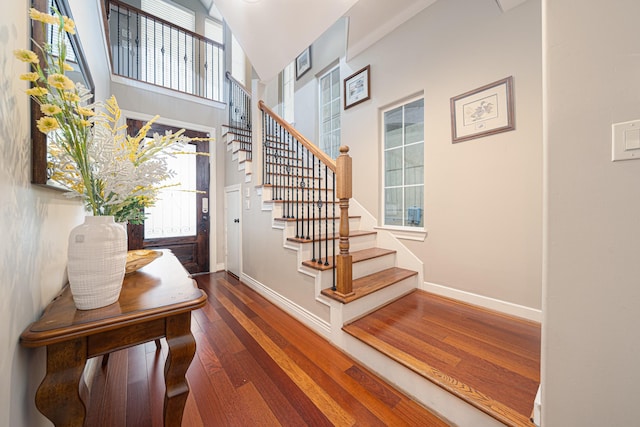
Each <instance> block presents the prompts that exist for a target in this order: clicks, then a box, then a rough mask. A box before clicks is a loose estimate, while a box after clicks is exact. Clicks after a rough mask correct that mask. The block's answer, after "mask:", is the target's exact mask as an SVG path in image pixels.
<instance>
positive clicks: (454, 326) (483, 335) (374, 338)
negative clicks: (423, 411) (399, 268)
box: [343, 290, 540, 427]
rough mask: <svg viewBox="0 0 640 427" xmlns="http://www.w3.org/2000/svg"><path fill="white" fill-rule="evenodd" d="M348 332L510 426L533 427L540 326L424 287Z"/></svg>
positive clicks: (346, 328) (349, 327) (355, 323)
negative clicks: (447, 296) (435, 293)
mask: <svg viewBox="0 0 640 427" xmlns="http://www.w3.org/2000/svg"><path fill="white" fill-rule="evenodd" d="M343 330H344V331H345V332H347V333H349V334H350V335H352V336H354V337H355V338H357V339H359V340H361V341H363V342H364V343H366V344H368V345H369V346H371V347H373V348H375V349H376V350H378V351H380V352H382V353H383V354H385V355H386V356H388V357H390V358H391V359H393V360H395V361H396V362H398V363H400V364H402V365H404V366H405V367H407V368H409V369H411V370H413V371H414V372H416V373H417V374H419V375H421V376H423V377H424V378H426V379H428V380H429V381H431V382H433V383H435V384H436V385H438V386H440V387H442V388H444V389H445V390H447V391H449V392H450V393H452V394H454V395H456V396H458V397H459V398H461V399H463V400H465V401H467V402H468V403H469V404H471V405H473V406H475V407H476V408H478V409H480V410H481V411H483V412H485V413H487V414H489V415H490V416H492V417H494V418H495V419H497V420H498V421H500V422H502V423H504V424H506V425H508V426H528V427H529V426H533V425H534V424H533V423H532V422H531V421H530V415H531V413H532V409H533V403H534V399H535V395H536V391H537V389H538V385H539V383H540V325H539V324H537V323H534V322H529V321H526V320H522V319H517V318H512V317H509V316H505V315H503V314H499V313H495V312H492V311H489V310H485V309H482V308H478V307H475V306H471V305H468V304H464V303H460V302H458V301H454V300H450V299H448V298H444V297H440V296H436V295H434V294H430V293H427V292H424V291H421V290H416V291H414V292H411V293H410V294H408V295H406V296H404V297H402V298H400V299H398V300H396V301H394V302H392V303H390V304H388V305H386V306H384V307H382V308H381V309H379V310H377V311H375V312H373V313H370V314H368V315H367V316H364V317H362V318H360V319H358V320H355V321H353V322H351V323H350V324H347V325H345V326H344V327H343Z"/></svg>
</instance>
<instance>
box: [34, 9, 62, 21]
mask: <svg viewBox="0 0 640 427" xmlns="http://www.w3.org/2000/svg"><path fill="white" fill-rule="evenodd" d="M29 17H30V18H31V19H33V20H34V21H40V22H44V23H45V24H51V25H55V24H57V23H58V19H57V18H56V17H55V16H53V15H49V14H48V13H44V12H40V11H39V10H37V9H34V8H33V7H32V8H31V9H29Z"/></svg>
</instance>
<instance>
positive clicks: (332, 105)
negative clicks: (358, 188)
mask: <svg viewBox="0 0 640 427" xmlns="http://www.w3.org/2000/svg"><path fill="white" fill-rule="evenodd" d="M341 99H342V97H341V96H340V67H339V66H336V67H335V68H332V69H331V70H329V71H327V72H326V73H325V74H323V75H322V76H320V96H319V102H320V105H319V107H320V149H321V150H323V151H324V152H325V153H327V154H328V155H329V156H330V157H331V158H332V159H335V158H337V157H338V155H339V154H340V108H341V106H342V103H341Z"/></svg>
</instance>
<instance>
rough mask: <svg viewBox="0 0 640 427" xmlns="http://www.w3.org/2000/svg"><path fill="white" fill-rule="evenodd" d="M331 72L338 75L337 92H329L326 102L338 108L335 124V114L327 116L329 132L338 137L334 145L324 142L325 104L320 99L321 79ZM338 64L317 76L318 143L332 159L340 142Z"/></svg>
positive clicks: (340, 112) (340, 110)
mask: <svg viewBox="0 0 640 427" xmlns="http://www.w3.org/2000/svg"><path fill="white" fill-rule="evenodd" d="M333 73H336V74H337V76H338V89H337V93H332V94H331V100H330V101H329V102H328V104H332V103H333V104H337V108H338V114H337V117H338V120H337V122H338V123H337V126H335V125H336V123H335V122H334V119H335V117H336V116H334V115H332V116H330V117H329V120H330V122H331V123H330V130H329V132H330V133H331V134H332V135H333V136H337V138H338V144H337V145H335V144H334V143H333V141H332V142H331V143H330V144H326V143H325V139H324V136H325V131H324V126H323V125H324V121H325V117H324V116H323V108H322V107H323V104H325V102H324V101H325V100H323V99H322V80H323V79H324V78H326V77H329V78H330V77H331V75H332V74H333ZM340 81H341V80H340V65H339V64H338V65H336V66H334V67H331V69H329V70H327V71H326V72H325V73H323V74H322V75H321V76H320V77H318V126H319V128H318V141H319V143H318V145H319V146H320V149H321V150H322V151H324V152H325V153H326V154H327V155H328V156H329V157H331V158H332V159H336V158H337V157H338V155H340V143H341V127H342V123H341V120H342V117H341V114H342V92H341V90H340Z"/></svg>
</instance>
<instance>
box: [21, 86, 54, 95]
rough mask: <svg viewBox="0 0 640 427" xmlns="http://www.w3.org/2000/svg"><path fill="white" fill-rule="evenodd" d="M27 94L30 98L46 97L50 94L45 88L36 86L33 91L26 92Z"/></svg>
mask: <svg viewBox="0 0 640 427" xmlns="http://www.w3.org/2000/svg"><path fill="white" fill-rule="evenodd" d="M25 92H26V94H27V95H29V96H44V95H46V94H48V93H49V91H48V90H47V89H45V88H43V87H40V86H36V87H32V88H31V89H27V90H25Z"/></svg>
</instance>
